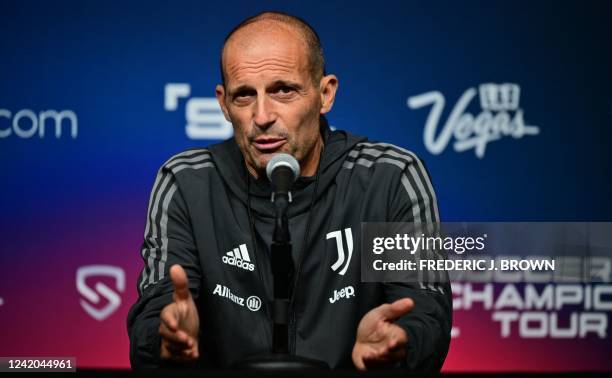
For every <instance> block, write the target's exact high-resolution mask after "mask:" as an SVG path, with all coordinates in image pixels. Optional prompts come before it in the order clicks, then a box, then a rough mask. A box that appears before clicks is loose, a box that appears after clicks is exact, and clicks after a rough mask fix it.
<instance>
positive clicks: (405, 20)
mask: <svg viewBox="0 0 612 378" xmlns="http://www.w3.org/2000/svg"><path fill="white" fill-rule="evenodd" d="M268 9H272V10H281V11H286V12H289V13H293V14H296V15H299V16H301V17H303V18H304V19H306V20H307V21H309V22H310V23H312V25H313V26H314V28H315V29H316V30H317V31H318V32H319V34H320V36H321V39H322V41H323V46H324V50H325V55H326V58H327V71H328V72H333V73H335V74H337V76H338V78H339V81H340V86H339V91H338V95H337V99H336V102H335V105H334V108H333V110H332V112H331V113H330V114H329V121H330V123H331V124H332V126H334V127H335V128H338V129H346V130H349V131H351V132H353V133H357V134H363V135H367V136H369V137H371V138H372V139H375V140H380V141H387V142H391V143H395V144H397V145H400V146H402V147H404V148H408V149H411V150H413V151H414V152H416V153H417V154H418V155H419V156H421V157H422V158H423V160H424V161H425V163H426V165H427V167H428V169H429V171H430V173H431V176H432V180H433V183H434V186H435V188H436V191H437V196H438V201H439V207H440V213H441V218H442V219H443V220H445V221H493V220H498V221H501V220H504V221H569V220H573V221H604V220H611V218H612V217H611V214H612V203H611V201H610V193H611V190H610V189H611V186H610V182H611V179H612V174H611V173H610V163H611V162H612V159H611V157H612V153H611V151H610V140H611V136H612V133H611V131H610V130H611V126H612V95H611V91H610V88H611V87H612V77H611V76H612V69H611V68H612V54H611V44H610V39H611V37H612V33H611V32H612V26H611V23H610V16H611V14H612V13H611V7H610V5H609V2H604V1H602V2H597V1H584V2H579V1H575V2H556V1H550V2H549V1H512V2H510V1H505V2H501V1H482V2H479V1H460V2H450V1H449V2H446V1H432V2H421V1H419V2H417V1H414V2H413V1H410V2H409V1H398V2H387V1H376V2H363V3H353V2H329V1H325V2H272V3H259V2H251V1H232V2H223V1H219V2H216V1H208V2H204V1H177V2H155V1H147V2H124V1H54V2H37V1H6V0H5V1H2V2H1V3H0V158H1V159H2V160H1V161H2V166H1V174H0V177H1V179H0V182H1V185H0V194H1V195H0V214H1V215H0V236H1V243H0V250H1V255H0V334H2V338H1V339H2V341H0V356H75V357H76V358H77V364H78V366H79V367H121V368H123V367H128V366H129V361H128V338H127V333H126V329H125V319H126V315H127V311H128V309H129V307H130V305H131V304H132V303H133V302H134V301H135V299H136V279H137V275H138V273H139V271H140V269H141V267H142V262H141V259H140V250H139V249H140V244H141V241H142V235H143V230H144V223H145V213H146V207H147V202H148V196H149V192H150V190H151V187H152V184H153V180H154V177H155V174H156V171H157V169H158V167H159V166H160V165H161V164H162V163H163V162H164V161H165V160H166V159H167V158H168V157H170V156H171V155H173V154H175V153H177V152H179V151H182V150H184V149H186V148H189V147H193V146H206V145H209V144H211V143H214V142H216V141H219V140H222V139H225V138H227V137H230V136H231V134H232V129H231V125H230V124H228V123H227V122H226V121H225V120H224V119H223V117H222V115H221V113H220V110H219V108H218V105H217V104H216V101H215V99H214V86H215V84H217V83H219V71H218V69H219V67H218V59H219V50H220V47H221V43H222V40H223V38H224V36H225V34H226V33H227V32H228V31H229V30H230V29H231V28H232V27H233V26H234V25H235V24H237V23H238V22H239V21H241V20H242V19H243V18H245V17H247V16H250V15H253V14H255V13H257V12H259V11H262V10H268ZM603 284H606V283H603ZM607 284H609V282H608V283H607ZM507 285H511V284H507ZM507 285H504V284H501V285H498V286H496V289H495V291H494V292H492V293H484V294H481V295H480V299H479V300H478V299H475V298H478V295H477V294H476V296H473V297H472V299H473V300H474V299H475V300H474V301H473V303H469V301H467V300H465V299H466V298H464V297H462V296H463V295H466V294H465V293H466V290H467V289H466V288H465V286H461V284H460V283H458V284H456V285H455V287H454V288H455V289H456V290H455V291H456V292H455V293H454V297H455V313H454V326H455V328H454V332H453V339H452V343H451V349H450V352H449V355H448V358H447V360H446V363H445V365H444V370H445V371H449V372H452V371H564V370H612V364H611V363H610V359H609V350H610V348H611V347H612V336H611V335H610V331H611V328H610V326H609V321H610V320H611V316H610V315H612V314H611V312H612V310H611V307H612V306H611V305H610V302H611V300H612V299H611V298H604V300H605V301H604V302H605V303H604V304H605V305H604V306H603V307H602V308H599V309H597V310H593V309H592V308H588V307H589V306H586V305H582V306H581V305H576V306H573V307H570V308H562V309H548V310H546V309H545V310H541V309H537V308H535V309H534V308H498V307H496V300H497V299H498V296H499V293H500V291H501V290H503V289H504V286H507ZM584 286H585V290H584V292H585V293H587V290H586V286H592V285H591V284H589V285H584ZM475 290H478V289H475ZM472 294H474V293H472ZM315 310H316V309H315ZM500 311H507V312H511V313H512V315H511V319H512V320H511V321H510V323H509V324H510V327H508V329H504V327H502V322H500V321H499V317H498V316H496V314H497V315H499V312H500ZM533 312H538V313H540V314H541V315H542V316H541V317H540V316H538V317H537V318H536V320H537V321H535V322H534V321H532V320H533V317H532V318H529V319H532V320H530V321H525V319H523V317H524V316H526V314H528V313H533ZM593 312H599V313H604V314H605V317H604V319H605V324H604V329H603V331H602V330H601V329H600V330H599V331H597V332H594V331H593V330H592V329H590V328H588V327H586V326H585V321H584V319H588V316H587V315H588V314H590V313H593ZM496 319H497V320H496ZM521 319H523V320H521ZM227 326H228V327H231V325H230V324H228V325H227ZM559 329H561V330H562V331H564V332H560V331H559Z"/></svg>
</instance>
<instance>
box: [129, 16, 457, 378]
mask: <svg viewBox="0 0 612 378" xmlns="http://www.w3.org/2000/svg"><path fill="white" fill-rule="evenodd" d="M220 67H221V77H222V84H219V85H217V87H216V96H217V99H218V101H219V104H220V106H221V109H222V110H223V113H224V115H225V118H226V119H227V120H228V121H229V122H231V123H232V125H233V128H234V137H233V138H232V139H229V140H227V141H225V142H222V143H219V144H215V145H212V146H209V147H208V148H205V149H193V150H188V151H185V152H182V153H180V154H177V155H175V156H173V157H172V158H171V159H169V160H168V161H167V162H166V163H165V164H164V165H163V166H162V168H161V169H160V171H159V173H158V176H157V178H156V181H155V184H154V187H153V190H152V193H151V198H150V201H149V210H148V218H147V224H146V227H145V240H144V243H143V246H142V250H141V255H142V257H143V260H144V268H143V271H142V273H141V276H140V278H139V285H138V289H139V299H138V301H137V303H136V304H134V306H133V307H132V309H131V310H130V314H129V317H128V331H129V334H130V341H131V353H130V358H131V363H132V366H133V367H135V368H136V367H156V366H161V365H163V364H164V362H171V363H174V364H181V363H184V364H192V365H193V366H212V367H226V366H231V365H233V364H235V363H237V362H239V361H241V360H243V359H245V358H248V357H251V356H256V355H260V354H263V353H266V352H269V351H271V348H272V321H271V302H272V300H273V290H272V286H273V285H272V274H271V265H270V250H269V248H270V245H271V242H272V240H271V239H272V233H273V226H274V224H273V223H274V222H273V219H274V207H273V206H272V204H271V203H270V194H271V185H270V183H269V181H268V180H267V178H266V175H265V168H266V164H267V163H268V161H269V160H270V159H271V158H272V156H274V155H275V154H277V153H280V152H283V153H288V154H291V155H292V156H294V157H295V158H296V159H297V161H298V162H299V164H300V168H301V177H300V178H299V179H298V180H297V181H296V183H295V184H294V186H293V188H292V195H293V201H292V203H291V206H290V207H289V210H288V218H289V224H290V227H291V233H292V236H293V238H292V241H293V246H294V248H293V255H292V260H293V263H294V267H295V280H294V282H293V284H292V297H291V298H290V316H289V348H290V353H292V354H296V355H299V356H303V357H308V358H312V359H318V360H322V361H324V362H325V363H326V364H328V365H329V366H330V367H332V368H357V369H360V370H365V369H368V368H373V367H391V366H394V367H407V368H411V369H421V370H430V371H434V372H435V371H439V369H440V368H441V366H442V364H443V362H444V359H445V356H446V353H447V350H448V344H449V341H450V328H451V311H452V310H451V300H450V287H449V285H448V283H441V284H440V285H436V286H435V287H433V286H432V287H429V288H425V287H423V286H422V285H419V284H417V283H362V282H361V270H360V253H361V251H360V243H359V240H360V225H361V222H367V221H377V222H382V221H388V222H437V221H439V218H438V211H437V204H436V198H435V193H434V190H433V188H432V185H431V182H430V180H429V176H428V174H427V172H426V170H425V168H424V167H423V164H422V162H421V161H420V160H419V159H418V158H417V157H416V156H415V155H414V154H413V153H411V152H410V151H407V150H405V149H403V148H400V147H397V146H394V145H390V144H386V143H373V142H369V141H368V139H367V138H364V137H359V136H355V135H352V134H350V133H348V132H344V131H331V130H330V129H329V126H328V125H327V122H326V120H325V117H324V115H325V114H326V113H327V112H329V111H330V110H331V108H332V106H333V103H334V99H335V96H336V91H337V88H338V79H337V78H336V76H334V75H328V74H326V73H325V69H324V57H323V51H322V49H321V44H320V41H319V38H318V36H317V35H316V33H315V32H314V30H313V29H312V28H311V27H310V26H309V25H308V24H307V23H305V22H304V21H303V20H301V19H299V18H296V17H293V16H289V15H286V14H282V13H271V12H267V13H262V14H259V15H257V16H254V17H251V18H249V19H247V20H245V21H244V22H242V23H241V24H239V25H238V26H237V27H236V28H234V30H232V31H231V32H230V33H229V35H228V36H227V38H226V40H225V43H224V46H223V50H222V53H221V64H220ZM345 249H346V251H345Z"/></svg>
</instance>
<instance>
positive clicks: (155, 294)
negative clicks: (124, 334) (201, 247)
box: [127, 165, 201, 369]
mask: <svg viewBox="0 0 612 378" xmlns="http://www.w3.org/2000/svg"><path fill="white" fill-rule="evenodd" d="M141 257H142V259H143V268H142V272H141V274H140V276H139V278H138V282H137V286H138V300H137V301H136V303H135V304H134V305H133V306H132V307H131V309H130V312H129V314H128V319H127V328H128V334H129V338H130V363H131V366H132V368H133V369H138V368H155V367H160V366H162V365H163V362H162V360H161V358H160V344H161V338H160V335H159V323H160V320H159V315H160V313H161V310H162V309H163V308H164V307H165V306H166V305H167V304H169V303H170V302H171V301H172V293H173V286H172V282H171V281H170V279H169V275H168V270H169V269H170V267H171V266H172V265H174V264H180V265H181V266H182V267H183V269H185V272H186V273H187V277H188V279H189V288H190V290H191V292H192V295H194V299H195V298H197V296H198V292H199V288H200V282H201V270H200V267H199V261H198V255H197V249H196V247H195V242H194V238H193V235H192V231H191V222H190V217H189V212H188V209H187V205H186V203H185V200H184V198H183V196H182V194H181V189H180V187H179V183H178V181H177V179H176V177H175V174H174V173H173V172H172V170H171V169H170V168H168V165H166V166H163V167H162V168H161V169H160V170H159V172H158V174H157V177H156V180H155V184H154V185H153V190H152V191H151V197H150V199H149V206H148V211H147V220H146V227H145V234H144V241H143V243H142V247H141Z"/></svg>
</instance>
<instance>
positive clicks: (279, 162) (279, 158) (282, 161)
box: [266, 153, 300, 181]
mask: <svg viewBox="0 0 612 378" xmlns="http://www.w3.org/2000/svg"><path fill="white" fill-rule="evenodd" d="M281 166H285V167H288V168H289V169H291V171H292V172H293V181H295V180H297V178H298V177H300V164H299V163H298V162H297V160H296V159H295V158H294V157H293V156H291V155H289V154H285V153H280V154H276V155H274V156H273V157H272V159H270V161H269V162H268V165H266V175H267V176H268V180H270V181H272V172H274V170H275V169H276V168H278V167H281Z"/></svg>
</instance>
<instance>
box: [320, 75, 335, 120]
mask: <svg viewBox="0 0 612 378" xmlns="http://www.w3.org/2000/svg"><path fill="white" fill-rule="evenodd" d="M320 89H321V114H325V113H327V112H329V111H330V110H331V108H332V106H334V100H335V99H336V91H337V90H338V78H337V77H336V75H326V76H323V77H322V78H321V84H320Z"/></svg>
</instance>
